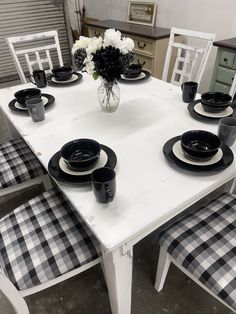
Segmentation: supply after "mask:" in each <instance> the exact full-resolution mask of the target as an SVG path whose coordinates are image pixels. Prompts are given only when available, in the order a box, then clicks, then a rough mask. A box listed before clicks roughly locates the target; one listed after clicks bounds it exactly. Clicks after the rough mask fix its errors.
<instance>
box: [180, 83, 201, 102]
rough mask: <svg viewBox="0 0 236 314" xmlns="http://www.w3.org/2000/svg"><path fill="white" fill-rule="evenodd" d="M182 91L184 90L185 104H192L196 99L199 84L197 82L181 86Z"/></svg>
mask: <svg viewBox="0 0 236 314" xmlns="http://www.w3.org/2000/svg"><path fill="white" fill-rule="evenodd" d="M181 89H182V99H183V102H187V103H190V102H192V101H194V99H195V97H196V94H197V89H198V83H197V82H185V83H183V84H182V85H181Z"/></svg>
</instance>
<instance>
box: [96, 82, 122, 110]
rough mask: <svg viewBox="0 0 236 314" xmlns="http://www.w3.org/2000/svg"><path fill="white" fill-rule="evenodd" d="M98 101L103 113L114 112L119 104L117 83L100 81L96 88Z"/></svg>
mask: <svg viewBox="0 0 236 314" xmlns="http://www.w3.org/2000/svg"><path fill="white" fill-rule="evenodd" d="M98 99H99V103H100V106H101V107H102V110H103V111H106V112H114V111H116V110H117V108H118V106H119V103H120V87H119V85H118V84H117V82H116V81H113V82H107V81H106V80H104V79H102V82H101V85H100V86H99V87H98Z"/></svg>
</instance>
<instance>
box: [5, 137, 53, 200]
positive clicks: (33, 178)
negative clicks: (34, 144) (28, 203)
mask: <svg viewBox="0 0 236 314" xmlns="http://www.w3.org/2000/svg"><path fill="white" fill-rule="evenodd" d="M41 182H42V183H43V184H44V186H45V188H46V189H48V188H50V187H51V183H50V179H49V177H48V175H47V174H46V172H45V170H44V169H43V167H42V166H41V164H40V162H39V161H38V160H37V158H36V157H35V156H34V154H33V153H32V151H31V150H30V148H29V147H28V145H27V144H26V143H25V142H24V140H23V139H22V138H18V139H14V140H10V141H8V142H5V143H1V144H0V196H3V195H6V194H9V193H12V192H14V191H18V190H21V189H23V188H26V187H28V186H32V185H33V184H36V183H41Z"/></svg>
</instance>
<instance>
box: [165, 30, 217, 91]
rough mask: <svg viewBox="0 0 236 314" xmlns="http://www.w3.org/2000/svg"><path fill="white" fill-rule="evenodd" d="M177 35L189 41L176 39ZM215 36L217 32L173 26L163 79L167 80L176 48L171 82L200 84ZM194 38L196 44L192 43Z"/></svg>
mask: <svg viewBox="0 0 236 314" xmlns="http://www.w3.org/2000/svg"><path fill="white" fill-rule="evenodd" d="M177 35H181V36H183V38H184V40H185V41H186V42H187V43H179V42H177V41H175V40H176V39H177V38H178V36H177ZM215 37H216V35H215V34H210V33H202V32H197V31H191V30H186V29H180V28H175V27H173V28H171V33H170V39H169V44H168V48H167V52H166V58H165V63H164V70H163V75H162V80H163V81H167V78H168V75H169V68H170V63H171V62H172V60H173V51H174V50H175V51H177V55H176V60H175V63H174V68H173V72H172V74H171V80H170V82H171V83H172V84H174V85H177V86H181V84H182V83H183V82H185V81H195V82H197V83H198V84H199V83H200V81H201V78H202V75H203V73H204V70H205V67H206V64H207V60H208V58H209V56H210V52H211V49H212V46H213V41H214V40H215ZM193 40H194V41H195V42H196V43H195V44H193V43H192V42H193Z"/></svg>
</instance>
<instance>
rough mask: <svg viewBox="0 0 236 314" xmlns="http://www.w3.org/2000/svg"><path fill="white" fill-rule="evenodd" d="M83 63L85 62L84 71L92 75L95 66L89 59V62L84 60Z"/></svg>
mask: <svg viewBox="0 0 236 314" xmlns="http://www.w3.org/2000/svg"><path fill="white" fill-rule="evenodd" d="M85 64H86V71H87V73H88V74H90V75H92V74H93V72H94V68H95V66H94V62H93V61H90V62H86V63H85Z"/></svg>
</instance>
